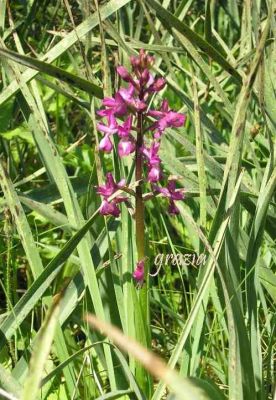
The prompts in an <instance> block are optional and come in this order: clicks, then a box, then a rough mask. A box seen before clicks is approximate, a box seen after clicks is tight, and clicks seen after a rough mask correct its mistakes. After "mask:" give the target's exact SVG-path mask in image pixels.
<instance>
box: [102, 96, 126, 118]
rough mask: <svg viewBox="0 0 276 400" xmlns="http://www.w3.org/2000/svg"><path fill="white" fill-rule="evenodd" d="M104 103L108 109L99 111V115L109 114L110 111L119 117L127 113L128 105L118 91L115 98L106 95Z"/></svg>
mask: <svg viewBox="0 0 276 400" xmlns="http://www.w3.org/2000/svg"><path fill="white" fill-rule="evenodd" d="M103 105H104V106H105V107H106V109H105V110H100V111H98V115H100V116H101V117H104V116H107V115H109V114H110V112H111V113H112V114H113V115H115V116H118V117H120V116H123V115H125V114H126V113H127V106H126V104H125V102H124V101H123V99H122V97H121V96H120V94H119V93H118V92H117V93H116V94H115V96H114V98H113V97H105V98H104V99H103Z"/></svg>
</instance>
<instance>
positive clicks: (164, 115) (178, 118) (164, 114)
mask: <svg viewBox="0 0 276 400" xmlns="http://www.w3.org/2000/svg"><path fill="white" fill-rule="evenodd" d="M148 115H150V116H151V117H153V118H156V119H157V120H158V121H157V122H155V123H154V124H153V125H152V127H151V128H150V129H151V130H155V129H157V132H155V134H154V137H155V138H159V137H160V136H161V134H162V133H163V132H164V130H165V129H166V128H171V127H175V128H178V127H180V126H182V125H184V123H185V120H186V116H185V115H184V114H181V113H177V112H175V111H172V110H169V104H168V101H167V100H163V102H162V105H161V108H160V110H159V111H157V110H150V111H149V112H148Z"/></svg>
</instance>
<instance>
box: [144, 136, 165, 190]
mask: <svg viewBox="0 0 276 400" xmlns="http://www.w3.org/2000/svg"><path fill="white" fill-rule="evenodd" d="M159 148H160V143H158V142H156V141H153V142H152V144H151V146H150V147H149V148H147V147H145V146H144V147H143V148H142V152H143V155H144V156H145V157H146V159H147V161H148V168H149V173H148V180H149V182H152V183H153V182H158V181H159V180H160V178H161V176H162V174H161V169H160V162H161V160H160V157H159V156H158V151H159Z"/></svg>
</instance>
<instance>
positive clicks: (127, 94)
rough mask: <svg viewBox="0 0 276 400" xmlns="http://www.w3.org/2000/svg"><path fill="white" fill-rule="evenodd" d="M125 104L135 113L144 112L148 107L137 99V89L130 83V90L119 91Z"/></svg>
mask: <svg viewBox="0 0 276 400" xmlns="http://www.w3.org/2000/svg"><path fill="white" fill-rule="evenodd" d="M118 93H119V95H120V96H121V97H122V99H123V100H124V102H125V104H126V105H127V106H129V107H130V108H132V109H134V110H135V111H138V112H139V111H144V110H145V109H146V108H147V105H146V103H145V102H144V101H142V100H140V99H138V98H135V97H134V95H135V87H134V86H133V85H132V84H131V83H130V84H129V86H128V88H122V89H120V90H119V91H118Z"/></svg>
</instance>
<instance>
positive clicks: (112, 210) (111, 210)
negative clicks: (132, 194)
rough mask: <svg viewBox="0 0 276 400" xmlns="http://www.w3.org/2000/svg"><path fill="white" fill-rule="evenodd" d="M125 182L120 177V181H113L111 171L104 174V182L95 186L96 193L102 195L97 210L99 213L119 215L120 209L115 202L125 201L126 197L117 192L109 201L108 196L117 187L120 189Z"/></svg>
mask: <svg viewBox="0 0 276 400" xmlns="http://www.w3.org/2000/svg"><path fill="white" fill-rule="evenodd" d="M125 184H126V182H125V179H122V180H121V181H120V182H118V183H115V181H114V178H113V175H112V174H111V172H108V173H107V174H106V184H105V185H102V186H98V188H97V193H98V194H100V195H101V196H103V201H102V204H101V206H100V210H99V212H100V214H102V215H113V216H114V217H118V216H119V215H120V209H119V207H118V206H117V204H118V203H122V202H124V201H127V197H125V196H121V195H119V194H118V195H117V196H116V197H115V198H114V199H113V200H111V201H108V198H109V197H110V196H111V195H112V194H114V193H115V192H116V191H117V190H118V189H121V188H122V187H123V186H125Z"/></svg>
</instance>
